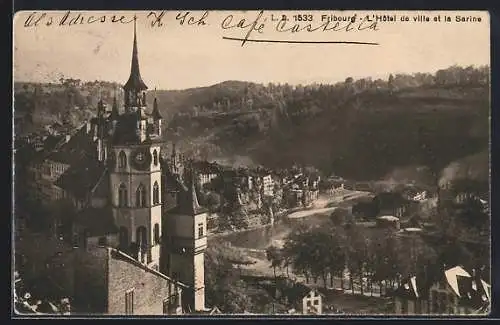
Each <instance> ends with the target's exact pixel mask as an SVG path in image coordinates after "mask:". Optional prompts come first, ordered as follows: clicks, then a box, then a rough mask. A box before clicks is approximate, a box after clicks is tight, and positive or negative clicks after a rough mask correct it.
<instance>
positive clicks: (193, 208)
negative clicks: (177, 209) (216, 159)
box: [187, 169, 203, 215]
mask: <svg viewBox="0 0 500 325" xmlns="http://www.w3.org/2000/svg"><path fill="white" fill-rule="evenodd" d="M190 173H191V180H190V181H191V188H190V189H189V193H188V204H189V206H188V207H187V208H188V211H187V212H188V213H189V214H190V215H197V214H200V213H202V212H203V209H202V207H201V206H200V203H199V202H198V195H197V194H196V179H195V173H194V171H193V170H192V169H191V170H190Z"/></svg>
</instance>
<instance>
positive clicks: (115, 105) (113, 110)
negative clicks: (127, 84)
mask: <svg viewBox="0 0 500 325" xmlns="http://www.w3.org/2000/svg"><path fill="white" fill-rule="evenodd" d="M119 115H120V113H118V103H117V102H116V95H115V96H114V97H113V106H112V107H111V118H112V119H113V120H116V119H118V116H119Z"/></svg>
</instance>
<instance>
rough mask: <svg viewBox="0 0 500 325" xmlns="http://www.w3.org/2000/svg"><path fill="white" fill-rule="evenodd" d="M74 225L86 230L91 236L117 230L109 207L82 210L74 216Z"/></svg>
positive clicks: (111, 232)
mask: <svg viewBox="0 0 500 325" xmlns="http://www.w3.org/2000/svg"><path fill="white" fill-rule="evenodd" d="M75 226H77V227H78V228H81V229H85V230H87V231H88V232H89V235H90V236H92V237H95V236H104V235H108V234H113V233H116V232H118V227H117V226H116V224H115V221H114V219H113V213H112V211H111V208H110V207H105V208H94V207H89V208H86V209H84V210H82V211H81V212H79V213H78V214H77V216H76V218H75Z"/></svg>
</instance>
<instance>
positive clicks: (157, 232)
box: [153, 223, 160, 245]
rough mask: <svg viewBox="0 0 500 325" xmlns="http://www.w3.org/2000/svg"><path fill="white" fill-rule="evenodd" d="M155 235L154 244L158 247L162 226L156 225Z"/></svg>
mask: <svg viewBox="0 0 500 325" xmlns="http://www.w3.org/2000/svg"><path fill="white" fill-rule="evenodd" d="M153 234H154V237H153V239H154V244H155V245H157V244H159V243H160V225H159V224H157V223H155V226H154V228H153Z"/></svg>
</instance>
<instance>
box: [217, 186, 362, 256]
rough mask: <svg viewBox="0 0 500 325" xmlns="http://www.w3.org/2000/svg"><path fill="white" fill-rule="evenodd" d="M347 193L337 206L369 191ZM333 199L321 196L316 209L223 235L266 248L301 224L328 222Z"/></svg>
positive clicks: (241, 244)
mask: <svg viewBox="0 0 500 325" xmlns="http://www.w3.org/2000/svg"><path fill="white" fill-rule="evenodd" d="M347 194H350V196H349V199H347V200H345V201H340V202H339V201H337V202H336V203H338V204H337V206H343V207H347V206H350V205H352V204H353V203H354V202H355V201H356V199H358V198H360V197H365V196H366V195H367V194H368V193H366V192H354V191H345V192H344V193H343V195H344V197H345V195H347ZM332 199H335V198H329V199H328V200H327V199H325V198H320V200H318V202H317V203H316V204H315V208H314V209H311V210H305V211H297V212H294V213H292V214H290V215H288V216H287V217H284V218H283V219H282V220H280V221H279V222H277V223H275V224H274V225H265V226H262V227H259V228H255V229H249V230H246V231H240V232H234V233H229V234H227V235H223V236H222V237H223V238H224V239H225V240H227V241H228V242H230V243H231V244H232V245H233V246H237V247H243V248H250V249H258V250H261V249H266V248H267V247H268V246H269V245H271V244H273V243H274V242H275V241H278V242H279V241H281V240H283V239H284V238H285V237H286V236H287V235H288V234H289V233H290V232H291V231H292V229H293V228H294V227H296V226H297V225H299V224H304V225H306V226H316V225H321V224H323V223H324V222H327V221H328V216H329V215H330V214H331V213H332V211H333V210H334V209H335V208H326V206H327V205H328V204H329V203H331V202H332Z"/></svg>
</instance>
